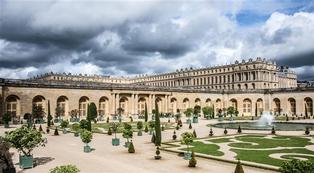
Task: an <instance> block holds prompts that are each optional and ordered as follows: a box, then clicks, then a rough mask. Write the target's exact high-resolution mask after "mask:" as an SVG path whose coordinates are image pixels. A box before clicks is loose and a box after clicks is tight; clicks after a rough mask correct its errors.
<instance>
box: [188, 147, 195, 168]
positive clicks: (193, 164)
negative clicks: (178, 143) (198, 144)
mask: <svg viewBox="0 0 314 173" xmlns="http://www.w3.org/2000/svg"><path fill="white" fill-rule="evenodd" d="M196 163H197V161H196V159H195V154H194V151H192V156H191V159H190V160H189V167H196Z"/></svg>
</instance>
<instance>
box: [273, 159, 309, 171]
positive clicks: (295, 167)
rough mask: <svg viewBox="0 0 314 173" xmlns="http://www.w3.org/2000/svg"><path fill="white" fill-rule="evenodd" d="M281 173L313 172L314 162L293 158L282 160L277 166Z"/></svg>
mask: <svg viewBox="0 0 314 173" xmlns="http://www.w3.org/2000/svg"><path fill="white" fill-rule="evenodd" d="M279 171H280V172H281V173H313V172H314V163H313V162H311V161H308V160H306V161H304V160H297V159H293V160H291V161H286V162H284V163H283V164H282V165H281V167H280V168H279Z"/></svg>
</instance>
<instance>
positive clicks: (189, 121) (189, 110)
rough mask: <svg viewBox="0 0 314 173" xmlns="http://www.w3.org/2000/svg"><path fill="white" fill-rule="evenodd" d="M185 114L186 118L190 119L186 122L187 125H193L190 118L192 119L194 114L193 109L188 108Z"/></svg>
mask: <svg viewBox="0 0 314 173" xmlns="http://www.w3.org/2000/svg"><path fill="white" fill-rule="evenodd" d="M184 114H185V116H186V117H187V118H188V119H187V120H186V124H191V119H190V117H191V116H192V114H193V109H192V108H187V109H186V111H184Z"/></svg>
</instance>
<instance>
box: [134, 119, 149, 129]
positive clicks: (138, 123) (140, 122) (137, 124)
mask: <svg viewBox="0 0 314 173" xmlns="http://www.w3.org/2000/svg"><path fill="white" fill-rule="evenodd" d="M136 128H137V129H138V130H141V129H142V128H143V122H142V121H139V122H137V123H136ZM147 131H148V129H147Z"/></svg>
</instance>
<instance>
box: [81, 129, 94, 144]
mask: <svg viewBox="0 0 314 173" xmlns="http://www.w3.org/2000/svg"><path fill="white" fill-rule="evenodd" d="M80 136H81V139H82V142H84V143H86V144H88V143H90V142H91V141H92V139H93V133H92V132H90V131H88V130H85V129H84V130H82V131H81V134H80Z"/></svg>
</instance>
